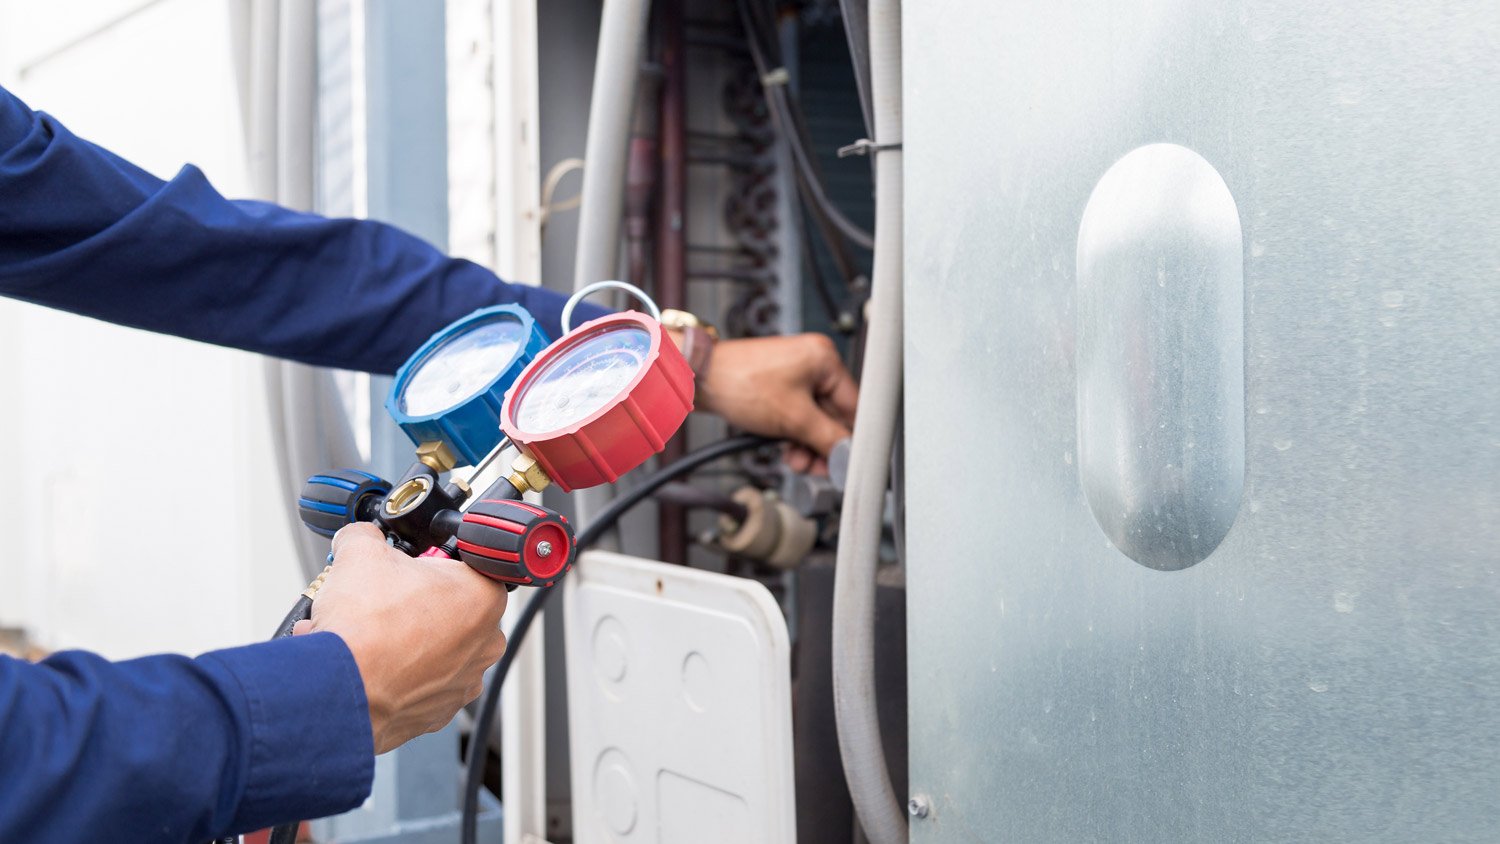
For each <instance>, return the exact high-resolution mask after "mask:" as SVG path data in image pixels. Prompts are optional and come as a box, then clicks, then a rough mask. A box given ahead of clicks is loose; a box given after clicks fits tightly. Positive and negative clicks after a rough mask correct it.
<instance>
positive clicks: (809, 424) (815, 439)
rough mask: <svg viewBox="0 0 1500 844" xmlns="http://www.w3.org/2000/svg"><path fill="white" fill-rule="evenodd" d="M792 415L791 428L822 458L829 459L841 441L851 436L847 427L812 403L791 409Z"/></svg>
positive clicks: (799, 438) (798, 437) (797, 436)
mask: <svg viewBox="0 0 1500 844" xmlns="http://www.w3.org/2000/svg"><path fill="white" fill-rule="evenodd" d="M790 413H791V420H790V421H791V427H792V430H793V431H794V432H795V436H796V438H797V439H798V440H800V441H801V442H803V443H805V444H806V445H809V446H811V447H812V448H813V450H814V451H816V452H817V453H818V454H819V455H820V456H822V457H827V456H828V453H829V452H830V451H832V450H833V447H834V446H835V445H836V444H838V441H839V440H841V439H844V438H845V437H847V436H849V429H848V428H847V427H845V426H844V425H841V424H839V422H838V421H837V420H835V419H834V418H833V417H832V416H829V415H828V414H827V413H824V412H823V410H822V409H821V408H819V407H818V406H817V405H815V404H813V403H812V402H810V401H809V402H808V403H807V404H805V405H803V406H801V407H797V408H793V409H791V411H790Z"/></svg>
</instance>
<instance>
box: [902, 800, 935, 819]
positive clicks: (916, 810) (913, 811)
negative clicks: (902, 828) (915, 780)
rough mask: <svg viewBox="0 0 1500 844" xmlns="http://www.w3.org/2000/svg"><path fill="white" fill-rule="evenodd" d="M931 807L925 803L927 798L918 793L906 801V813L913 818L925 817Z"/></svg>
mask: <svg viewBox="0 0 1500 844" xmlns="http://www.w3.org/2000/svg"><path fill="white" fill-rule="evenodd" d="M931 811H932V809H931V807H930V806H928V805H927V798H926V797H923V796H922V795H920V794H918V795H917V796H915V797H913V798H911V799H910V800H908V801H906V813H907V814H909V815H911V816H912V817H914V818H925V817H927V815H928V813H929V812H931Z"/></svg>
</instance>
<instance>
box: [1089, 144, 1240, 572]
mask: <svg viewBox="0 0 1500 844" xmlns="http://www.w3.org/2000/svg"><path fill="white" fill-rule="evenodd" d="M1242 250H1243V236H1242V233H1241V229H1240V219H1239V212H1238V210H1237V208H1236V207H1235V202H1234V197H1233V196H1232V195H1231V194H1230V192H1229V187H1228V185H1226V184H1225V182H1224V179H1223V178H1222V177H1221V176H1220V175H1219V173H1218V171H1216V170H1215V169H1214V167H1213V165H1211V164H1209V163H1208V161H1207V160H1205V159H1204V158H1203V157H1202V156H1200V155H1198V154H1197V153H1195V152H1193V151H1192V150H1190V149H1188V148H1186V147H1182V146H1178V145H1176V144H1151V145H1148V146H1144V147H1140V148H1138V149H1135V150H1133V151H1131V152H1130V153H1129V154H1127V155H1126V156H1125V157H1124V158H1121V159H1120V160H1119V161H1117V162H1115V164H1114V166H1112V167H1110V168H1109V170H1108V171H1107V172H1106V173H1105V174H1104V177H1103V178H1102V179H1100V180H1099V184H1098V185H1096V186H1095V187H1094V191H1093V193H1092V194H1091V195H1090V196H1089V201H1088V205H1087V206H1086V207H1085V208H1084V212H1083V220H1082V223H1081V224H1080V226H1079V232H1078V256H1077V261H1078V263H1077V273H1078V309H1077V315H1078V354H1077V363H1078V455H1079V460H1078V472H1079V476H1080V479H1081V482H1082V484H1083V489H1084V494H1085V495H1086V496H1087V498H1088V502H1089V508H1090V510H1092V511H1093V514H1094V518H1095V520H1097V521H1098V523H1099V526H1100V528H1102V529H1103V530H1104V533H1105V535H1106V536H1108V537H1109V539H1110V541H1111V542H1112V543H1114V545H1115V547H1117V548H1119V549H1120V551H1122V552H1124V553H1125V554H1126V555H1127V556H1129V557H1130V558H1131V559H1133V560H1135V561H1136V562H1138V563H1140V564H1141V565H1144V566H1147V567H1150V568H1153V569H1161V570H1165V571H1174V570H1178V569H1184V568H1187V567H1188V566H1191V565H1194V564H1195V563H1198V562H1201V561H1202V560H1203V559H1205V558H1206V557H1208V555H1209V554H1211V553H1213V550H1214V549H1215V548H1217V547H1218V546H1219V543H1220V542H1222V541H1223V539H1224V537H1225V535H1226V534H1228V532H1229V528H1230V526H1231V525H1233V523H1234V520H1235V516H1236V514H1237V513H1238V512H1239V507H1240V499H1241V495H1242V492H1243V489H1244V480H1245V418H1244V417H1245V283H1244V258H1243V251H1242Z"/></svg>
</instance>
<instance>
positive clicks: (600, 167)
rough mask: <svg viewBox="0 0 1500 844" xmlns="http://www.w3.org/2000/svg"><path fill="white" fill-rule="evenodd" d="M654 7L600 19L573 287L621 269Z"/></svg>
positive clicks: (591, 495) (617, 10) (643, 5)
mask: <svg viewBox="0 0 1500 844" xmlns="http://www.w3.org/2000/svg"><path fill="white" fill-rule="evenodd" d="M650 12H651V2H650V0H604V9H603V12H602V15H601V17H600V19H599V52H598V55H597V56H596V57H595V59H594V89H593V92H592V94H591V95H590V98H589V128H588V136H587V137H586V138H585V139H584V152H583V160H584V162H585V165H584V168H583V188H582V190H581V191H580V192H579V199H580V203H581V204H580V205H579V210H578V245H577V247H576V249H575V251H574V266H573V289H574V290H582V289H583V288H585V287H587V286H588V285H590V284H593V283H594V282H596V281H603V280H605V279H610V278H615V277H616V276H617V275H618V273H617V272H616V270H617V269H618V267H619V258H620V215H621V209H622V208H623V207H624V203H625V162H626V152H627V151H628V149H629V144H630V126H631V113H632V111H633V110H634V109H635V88H636V82H637V80H638V78H639V77H640V68H641V56H642V53H643V52H644V51H645V46H646V24H647V21H648V19H649V17H650ZM609 495H610V493H609V488H608V487H600V488H595V489H589V490H583V491H581V492H579V493H577V494H576V495H574V496H573V507H574V513H575V515H576V516H577V520H578V522H579V523H580V524H582V523H586V522H589V521H591V520H592V519H593V515H594V513H596V512H598V511H599V508H600V507H603V506H604V504H605V503H606V502H607V501H608V499H609ZM600 547H602V548H604V549H606V550H611V549H613V548H615V547H616V544H615V542H614V541H613V538H612V537H609V538H606V539H605V540H604V541H603V542H601V543H600Z"/></svg>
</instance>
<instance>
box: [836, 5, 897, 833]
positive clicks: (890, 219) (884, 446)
mask: <svg viewBox="0 0 1500 844" xmlns="http://www.w3.org/2000/svg"><path fill="white" fill-rule="evenodd" d="M869 25H870V58H871V95H872V101H873V111H874V122H875V138H874V139H873V140H874V141H875V143H874V145H873V154H874V155H875V266H874V272H873V273H872V275H873V278H872V285H873V287H872V292H871V301H870V308H871V312H872V313H871V318H870V321H869V324H868V345H867V348H866V350H865V363H864V372H863V378H862V379H861V382H860V392H859V407H858V409H857V410H858V412H857V414H856V422H855V425H854V436H853V442H852V445H851V446H850V455H849V477H848V482H847V485H846V488H845V490H844V509H843V512H842V515H841V518H840V524H839V546H838V556H837V561H836V563H835V567H834V584H833V698H834V716H835V723H836V725H837V727H838V738H839V755H840V756H841V757H842V759H843V763H844V777H845V779H846V780H848V783H849V796H850V798H851V799H852V800H853V802H854V809H855V812H856V814H857V815H858V816H859V823H860V826H861V827H863V828H864V831H865V834H866V835H867V836H868V837H869V839H870V841H871V842H872V844H903V843H904V842H905V841H906V840H907V825H906V815H905V813H904V811H903V803H902V802H901V801H899V800H898V799H897V797H896V793H895V789H894V788H893V787H892V785H891V777H890V771H889V770H888V769H887V767H886V762H885V749H884V747H883V746H882V742H881V736H880V720H879V717H878V713H877V712H876V705H875V575H876V570H877V568H878V565H879V551H880V536H881V531H882V529H883V528H884V513H885V490H886V484H887V481H888V480H889V471H890V466H891V462H890V461H891V444H892V442H893V440H894V437H895V427H896V416H897V411H898V410H899V409H900V406H901V365H902V361H901V344H902V324H901V321H902V315H903V306H902V301H903V300H902V277H901V271H902V240H901V226H902V205H901V203H902V193H901V185H902V161H901V128H902V123H901V3H900V0H872V2H871V3H870V19H869Z"/></svg>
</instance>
